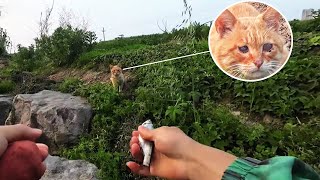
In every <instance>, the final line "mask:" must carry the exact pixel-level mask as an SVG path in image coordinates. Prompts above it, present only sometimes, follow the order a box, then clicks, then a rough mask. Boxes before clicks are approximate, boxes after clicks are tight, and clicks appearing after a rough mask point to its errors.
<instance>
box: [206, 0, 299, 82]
mask: <svg viewBox="0 0 320 180" xmlns="http://www.w3.org/2000/svg"><path fill="white" fill-rule="evenodd" d="M245 2H257V3H262V4H265V5H267V6H268V7H272V8H273V9H275V10H276V11H277V12H279V13H280V15H281V16H282V18H284V20H285V21H286V24H287V26H288V28H289V29H290V33H291V34H290V35H291V47H290V52H289V54H288V57H287V60H286V61H285V63H283V65H282V66H281V67H280V68H278V70H276V71H275V72H273V73H272V74H270V75H268V76H266V77H263V78H260V79H254V80H249V79H241V78H238V77H235V76H233V75H231V74H229V73H228V72H226V71H225V70H224V69H223V68H222V67H220V65H219V64H218V63H217V62H216V60H215V58H214V56H213V53H212V51H211V48H210V44H211V43H210V40H211V31H212V28H214V25H215V21H216V19H217V18H219V16H221V14H222V13H223V12H224V11H225V10H227V9H229V8H230V7H232V6H234V5H237V4H240V3H245ZM208 46H209V51H210V55H211V58H212V60H213V61H214V63H215V64H216V65H217V66H218V68H219V69H220V70H221V71H223V72H224V73H225V74H226V75H228V76H229V77H231V78H233V79H236V80H239V81H244V82H259V81H263V80H266V79H268V78H271V77H272V76H274V75H276V74H278V73H279V72H280V71H281V70H282V69H283V68H284V66H285V65H286V64H287V63H288V61H289V59H290V57H291V54H292V50H293V32H292V28H291V25H290V23H289V21H288V19H287V18H286V17H285V16H284V15H283V14H282V12H281V11H279V10H278V9H277V8H275V7H273V6H271V5H270V4H269V3H266V2H263V1H261V0H255V1H254V0H241V1H239V2H236V3H233V4H231V5H229V6H228V7H226V8H225V9H223V10H222V11H221V12H220V13H219V14H218V16H217V17H216V18H215V20H213V21H212V25H211V27H210V31H209V35H208Z"/></svg>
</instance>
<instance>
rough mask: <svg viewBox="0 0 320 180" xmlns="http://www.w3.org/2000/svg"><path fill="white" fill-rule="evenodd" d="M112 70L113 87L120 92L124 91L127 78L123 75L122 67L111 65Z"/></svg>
mask: <svg viewBox="0 0 320 180" xmlns="http://www.w3.org/2000/svg"><path fill="white" fill-rule="evenodd" d="M110 70H111V78H110V80H111V82H112V85H113V87H114V88H115V89H116V90H118V91H119V92H122V91H123V88H124V84H125V78H124V75H123V73H122V69H121V67H120V65H116V66H113V65H110Z"/></svg>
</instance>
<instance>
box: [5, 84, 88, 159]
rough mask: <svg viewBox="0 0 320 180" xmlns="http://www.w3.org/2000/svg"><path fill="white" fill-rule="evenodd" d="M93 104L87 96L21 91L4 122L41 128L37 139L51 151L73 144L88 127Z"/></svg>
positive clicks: (45, 91)
mask: <svg viewBox="0 0 320 180" xmlns="http://www.w3.org/2000/svg"><path fill="white" fill-rule="evenodd" d="M91 117H92V108H91V106H90V105H89V104H88V103H87V101H86V100H84V99H82V98H80V97H75V96H72V95H70V94H63V93H60V92H55V91H48V90H44V91H41V92H39V93H36V94H20V95H17V96H16V97H15V98H14V99H13V110H12V112H11V115H10V118H9V119H8V120H7V122H6V124H7V125H9V124H19V123H20V124H25V125H28V126H31V127H33V128H40V129H42V130H43V132H44V133H43V135H42V136H41V138H40V139H39V142H42V143H45V144H47V145H48V146H49V150H50V153H51V154H55V153H56V152H57V150H58V149H59V148H60V147H66V146H69V145H73V144H74V143H76V142H77V141H78V139H79V137H80V136H81V135H82V134H84V133H86V132H87V131H88V127H89V124H90V120H91Z"/></svg>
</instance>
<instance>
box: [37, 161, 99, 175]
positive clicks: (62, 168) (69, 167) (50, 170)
mask: <svg viewBox="0 0 320 180" xmlns="http://www.w3.org/2000/svg"><path fill="white" fill-rule="evenodd" d="M44 163H45V164H46V167H47V170H46V172H45V174H44V175H43V176H42V178H41V180H97V172H98V168H97V167H96V166H95V165H93V164H91V163H88V162H86V161H83V160H67V159H64V158H60V157H56V156H48V157H47V159H46V160H45V162H44Z"/></svg>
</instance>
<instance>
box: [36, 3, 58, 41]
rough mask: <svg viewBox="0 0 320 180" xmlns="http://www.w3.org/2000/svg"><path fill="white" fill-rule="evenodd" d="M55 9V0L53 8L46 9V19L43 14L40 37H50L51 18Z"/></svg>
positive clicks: (40, 23)
mask: <svg viewBox="0 0 320 180" xmlns="http://www.w3.org/2000/svg"><path fill="white" fill-rule="evenodd" d="M53 7H54V0H53V1H52V5H51V7H50V8H47V9H46V12H45V16H44V18H43V17H42V15H43V14H42V12H41V16H40V22H39V26H40V37H43V36H48V33H49V28H50V26H51V23H50V17H51V14H52V11H53Z"/></svg>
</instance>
